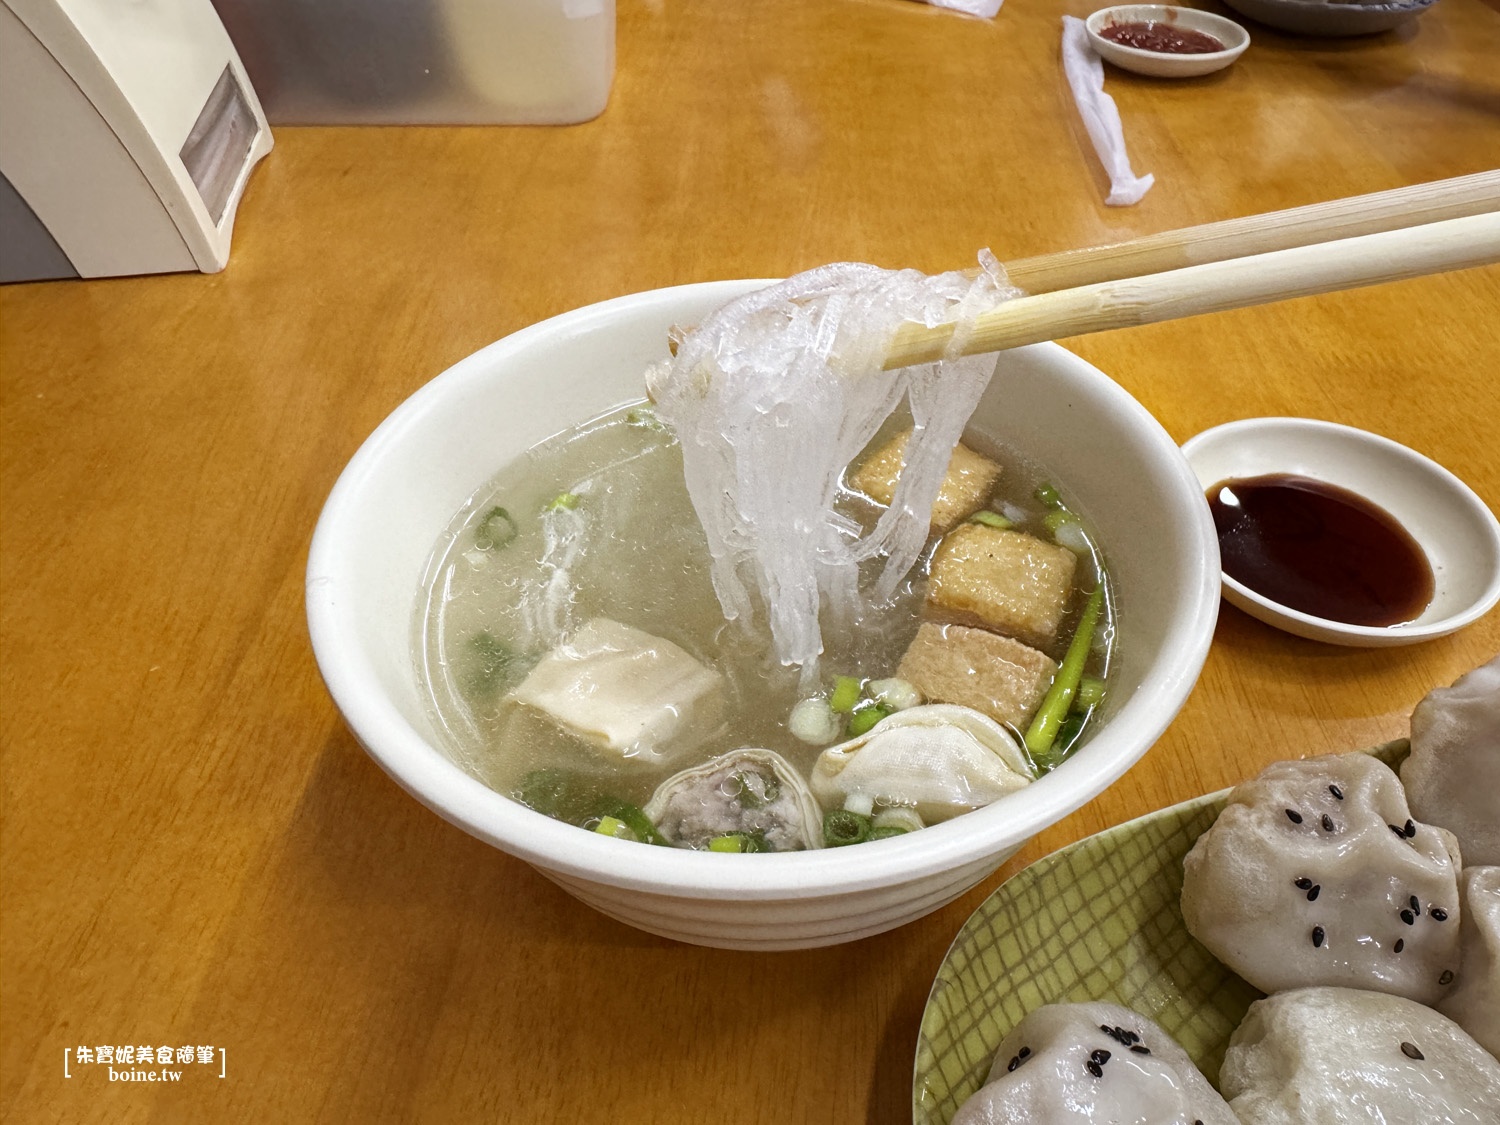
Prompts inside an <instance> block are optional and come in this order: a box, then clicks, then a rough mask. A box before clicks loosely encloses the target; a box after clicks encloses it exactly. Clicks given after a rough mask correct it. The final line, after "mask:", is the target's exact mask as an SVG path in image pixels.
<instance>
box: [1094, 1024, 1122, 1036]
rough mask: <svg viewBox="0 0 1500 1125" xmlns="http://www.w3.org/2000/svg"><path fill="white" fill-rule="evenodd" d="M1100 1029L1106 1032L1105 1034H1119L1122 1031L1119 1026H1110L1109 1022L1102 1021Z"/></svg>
mask: <svg viewBox="0 0 1500 1125" xmlns="http://www.w3.org/2000/svg"><path fill="white" fill-rule="evenodd" d="M1099 1030H1100V1031H1102V1032H1104V1034H1105V1035H1118V1034H1119V1033H1120V1029H1119V1028H1117V1027H1110V1026H1109V1024H1107V1023H1101V1024H1100V1025H1099Z"/></svg>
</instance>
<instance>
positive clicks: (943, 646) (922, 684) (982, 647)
mask: <svg viewBox="0 0 1500 1125" xmlns="http://www.w3.org/2000/svg"><path fill="white" fill-rule="evenodd" d="M1056 672H1057V664H1056V662H1054V661H1053V660H1052V659H1051V658H1050V657H1048V656H1047V655H1046V654H1045V653H1041V652H1038V651H1037V650H1036V649H1034V648H1031V647H1030V646H1028V645H1023V644H1022V643H1021V642H1020V641H1017V640H1012V639H1011V638H1010V637H1002V636H1000V635H999V634H997V633H990V632H987V631H986V630H984V629H974V628H971V627H969V626H967V625H939V624H936V623H934V622H931V621H928V622H924V623H923V624H922V626H921V628H919V629H918V630H917V635H916V638H915V639H914V640H913V641H912V642H911V645H910V647H908V648H907V650H906V655H905V656H903V657H902V658H901V669H900V671H898V672H897V673H896V674H897V675H898V676H900V677H901V678H902V679H903V680H907V681H909V682H910V683H911V684H912V685H913V686H915V687H916V689H917V690H918V691H920V692H921V693H922V694H923V695H925V696H926V697H927V698H928V699H930V700H933V701H935V702H937V703H957V704H960V705H962V706H964V707H972V708H974V710H976V711H981V712H983V713H984V714H986V715H988V716H989V717H990V718H992V719H994V720H995V721H996V722H1001V723H1010V724H1012V725H1013V726H1017V727H1021V728H1022V729H1025V726H1026V724H1027V723H1028V722H1030V720H1031V716H1032V715H1033V714H1034V713H1035V712H1036V709H1037V708H1038V707H1039V706H1041V703H1042V697H1043V696H1045V695H1046V694H1047V688H1048V687H1049V686H1050V685H1051V683H1052V677H1053V676H1054V675H1055V674H1056Z"/></svg>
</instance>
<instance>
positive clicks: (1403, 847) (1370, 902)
mask: <svg viewBox="0 0 1500 1125" xmlns="http://www.w3.org/2000/svg"><path fill="white" fill-rule="evenodd" d="M1458 866H1459V862H1458V856H1457V854H1456V846H1455V845H1454V842H1453V838H1452V835H1451V834H1449V833H1447V832H1445V831H1443V830H1442V829H1437V828H1433V827H1431V826H1429V825H1426V824H1421V823H1418V822H1417V821H1415V820H1414V819H1412V817H1411V816H1410V813H1409V811H1408V809H1407V805H1406V796H1405V794H1404V792H1403V791H1402V789H1401V782H1400V781H1399V780H1398V779H1397V777H1396V775H1395V774H1394V773H1392V772H1391V770H1390V769H1389V768H1388V767H1387V766H1385V765H1384V764H1382V763H1381V762H1379V761H1377V760H1376V759H1375V758H1372V757H1370V756H1369V755H1367V754H1357V753H1356V754H1341V755H1333V756H1328V757H1322V758H1309V759H1305V760H1303V761H1295V762H1276V763H1274V764H1272V765H1270V766H1268V767H1266V769H1265V770H1263V771H1262V772H1261V774H1260V776H1258V777H1256V778H1255V779H1254V780H1253V781H1248V782H1245V783H1244V784H1242V785H1239V786H1237V787H1236V788H1235V789H1234V791H1233V792H1232V793H1231V794H1230V797H1229V804H1228V805H1227V806H1226V807H1225V809H1224V811H1223V812H1222V813H1220V814H1219V818H1218V820H1216V821H1215V822H1214V824H1213V826H1212V827H1211V828H1210V829H1209V830H1208V831H1207V832H1205V833H1204V834H1203V835H1202V836H1201V837H1199V839H1198V842H1197V843H1196V844H1195V845H1194V846H1193V849H1192V851H1190V852H1189V853H1188V854H1187V856H1186V858H1185V859H1184V861H1183V875H1184V880H1183V887H1182V916H1183V919H1184V920H1185V921H1186V922H1187V928H1188V930H1189V932H1190V933H1192V935H1193V936H1194V937H1195V938H1197V939H1198V940H1199V941H1200V942H1202V943H1203V944H1204V945H1205V946H1207V947H1208V949H1209V951H1210V952H1211V953H1213V954H1214V956H1216V957H1218V958H1219V960H1221V961H1223V962H1224V963H1225V964H1226V965H1228V966H1229V967H1230V968H1231V969H1233V970H1234V971H1235V972H1237V973H1239V974H1240V976H1242V977H1244V978H1245V979H1246V980H1247V981H1249V982H1250V983H1251V984H1253V985H1255V987H1256V988H1258V989H1260V990H1261V991H1262V992H1279V991H1281V990H1283V989H1288V988H1302V987H1306V986H1309V985H1339V986H1344V987H1349V988H1368V989H1373V990H1375V991H1378V992H1390V993H1394V994H1396V995H1399V996H1407V997H1410V998H1411V999H1413V1000H1417V1001H1420V1002H1421V1003H1424V1004H1435V1003H1437V1001H1438V1000H1440V999H1441V998H1442V997H1443V995H1444V994H1445V993H1446V992H1447V991H1448V989H1449V987H1450V986H1451V985H1452V983H1453V980H1454V978H1455V976H1456V973H1457V970H1458V961H1459V946H1458V929H1459V925H1458V923H1459V902H1458V885H1457V880H1456V872H1457V869H1458Z"/></svg>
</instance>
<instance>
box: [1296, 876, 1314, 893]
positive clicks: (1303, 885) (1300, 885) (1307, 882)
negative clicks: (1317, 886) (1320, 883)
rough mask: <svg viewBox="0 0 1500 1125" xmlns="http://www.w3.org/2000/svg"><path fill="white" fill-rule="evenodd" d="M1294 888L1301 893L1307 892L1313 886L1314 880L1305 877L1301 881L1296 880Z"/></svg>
mask: <svg viewBox="0 0 1500 1125" xmlns="http://www.w3.org/2000/svg"><path fill="white" fill-rule="evenodd" d="M1292 886H1294V887H1296V888H1297V889H1298V890H1299V891H1305V890H1308V889H1309V888H1310V887H1311V886H1312V880H1311V879H1309V878H1307V877H1306V876H1304V877H1303V878H1301V879H1297V880H1295V881H1294V882H1293V883H1292Z"/></svg>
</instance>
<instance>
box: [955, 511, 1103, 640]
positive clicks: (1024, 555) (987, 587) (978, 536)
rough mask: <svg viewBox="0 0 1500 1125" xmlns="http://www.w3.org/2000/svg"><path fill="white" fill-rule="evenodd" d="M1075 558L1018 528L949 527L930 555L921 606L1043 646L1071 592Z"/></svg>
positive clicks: (1051, 636)
mask: <svg viewBox="0 0 1500 1125" xmlns="http://www.w3.org/2000/svg"><path fill="white" fill-rule="evenodd" d="M1077 566H1078V558H1077V556H1076V555H1074V554H1073V552H1072V551H1070V550H1068V549H1067V548H1066V547H1059V546H1057V545H1055V544H1052V543H1044V542H1043V541H1042V540H1040V539H1038V538H1036V537H1035V536H1032V535H1027V534H1026V533H1025V532H1022V531H1001V530H999V529H998V528H993V527H986V526H985V525H983V524H977V523H966V524H964V525H963V526H962V527H959V528H955V529H954V530H953V531H952V532H950V533H949V534H948V535H947V536H946V537H945V538H944V539H943V541H942V542H941V543H939V544H938V547H937V551H936V552H934V554H933V556H932V569H931V571H930V572H929V576H928V577H929V581H928V585H927V606H928V609H929V610H932V611H935V612H936V613H937V615H939V616H943V615H947V616H950V617H953V618H956V619H958V620H960V621H965V622H968V623H971V624H977V625H982V626H984V627H985V628H987V629H993V630H994V631H995V632H997V633H1004V634H1005V635H1006V636H1010V637H1015V638H1016V639H1017V640H1020V641H1024V642H1025V643H1026V644H1029V645H1033V646H1035V647H1037V648H1045V647H1047V646H1048V645H1050V644H1052V642H1053V641H1055V640H1056V639H1057V627H1058V625H1059V624H1060V623H1061V621H1062V618H1063V612H1064V611H1065V610H1066V609H1067V608H1068V598H1069V596H1070V595H1071V594H1072V592H1073V571H1074V570H1075V569H1076V568H1077Z"/></svg>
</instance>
